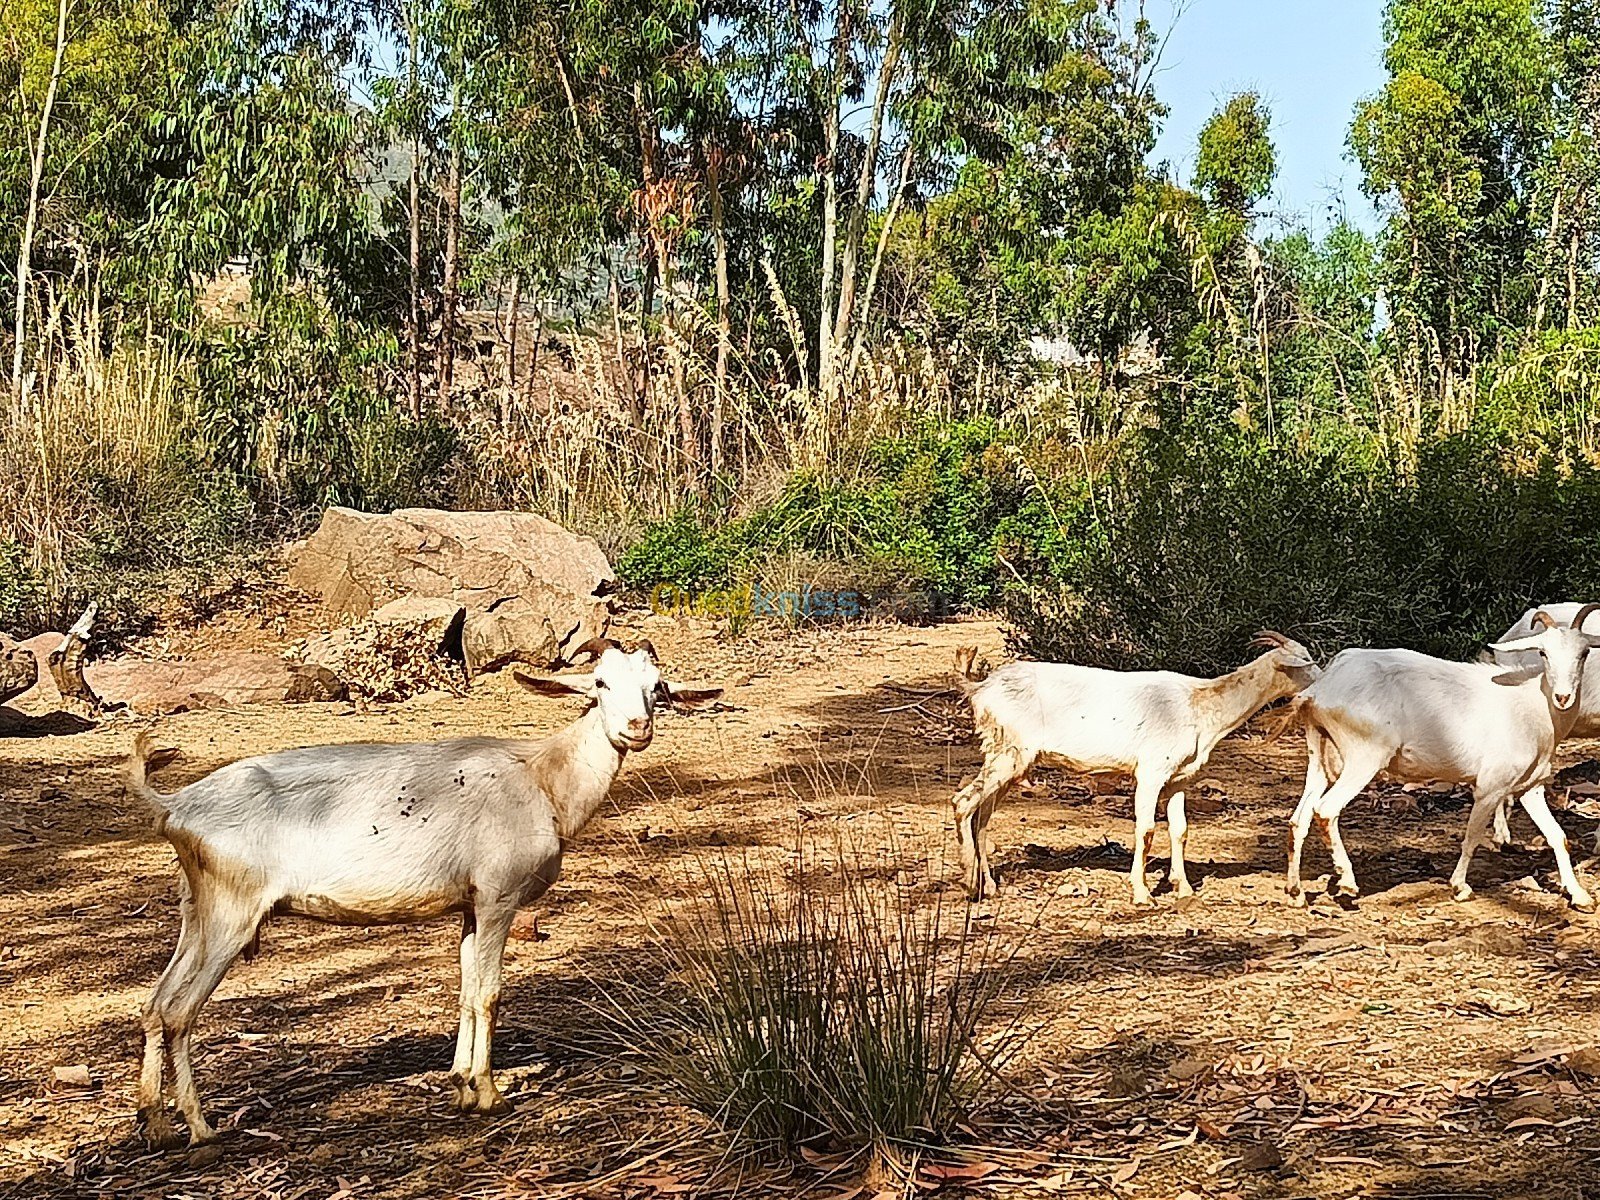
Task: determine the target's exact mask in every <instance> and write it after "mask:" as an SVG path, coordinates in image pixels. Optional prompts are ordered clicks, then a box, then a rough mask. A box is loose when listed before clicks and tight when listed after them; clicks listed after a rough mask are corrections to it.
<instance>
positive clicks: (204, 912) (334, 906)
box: [127, 638, 721, 1146]
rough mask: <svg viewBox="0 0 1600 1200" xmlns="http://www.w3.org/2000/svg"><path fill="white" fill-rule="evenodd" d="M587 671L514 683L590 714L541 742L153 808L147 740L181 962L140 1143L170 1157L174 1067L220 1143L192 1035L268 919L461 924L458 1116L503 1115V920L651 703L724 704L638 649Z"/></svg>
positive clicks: (142, 788)
mask: <svg viewBox="0 0 1600 1200" xmlns="http://www.w3.org/2000/svg"><path fill="white" fill-rule="evenodd" d="M579 653H584V654H587V655H589V656H593V657H594V659H595V660H596V661H595V664H594V670H593V674H592V675H587V676H583V675H579V676H568V677H565V678H563V679H530V678H528V677H526V676H523V675H520V674H519V675H518V676H517V681H518V682H519V683H521V684H522V685H523V686H524V687H526V688H528V689H529V690H531V691H534V692H539V693H542V694H545V695H566V694H575V695H580V696H585V697H587V698H588V699H589V701H590V706H589V708H588V709H587V710H586V712H585V713H584V715H583V716H582V717H580V718H579V719H578V720H577V721H575V722H573V723H572V724H571V725H569V726H567V727H566V728H565V729H563V730H561V731H560V732H558V733H555V734H553V735H551V736H550V737H547V738H543V739H541V740H513V739H509V738H491V737H474V738H460V739H456V740H453V741H447V742H422V743H412V744H403V745H347V746H317V747H312V748H308V749H302V750H286V751H283V752H281V753H278V754H269V755H266V756H264V757H261V758H252V759H246V760H245V761H243V762H236V763H233V764H232V765H230V766H226V767H222V768H220V769H219V770H217V771H214V772H212V773H211V774H210V775H208V776H206V777H205V778H204V779H201V780H199V781H197V782H195V783H191V784H190V785H189V786H188V787H185V788H183V789H182V790H181V791H178V792H175V793H173V794H172V795H163V794H161V793H159V792H157V791H155V790H154V789H153V788H151V787H150V785H149V783H148V782H147V781H146V773H147V771H149V770H151V769H155V768H159V767H160V766H162V765H164V763H165V762H167V761H170V759H171V758H172V757H174V756H175V754H176V751H171V750H165V751H162V750H156V749H154V747H153V745H152V743H151V740H150V737H149V735H148V734H141V735H140V736H139V739H138V742H137V745H136V747H135V749H134V753H133V757H132V759H131V760H130V762H129V764H128V780H127V782H128V789H129V791H131V792H133V793H134V794H136V795H138V796H140V797H142V798H143V799H144V800H145V801H146V802H148V803H149V805H150V806H151V807H152V808H153V809H154V810H155V811H156V814H157V821H156V827H157V829H158V831H159V832H161V833H162V834H163V835H164V836H165V837H166V838H167V839H168V840H169V841H170V842H171V843H172V845H173V847H174V848H175V849H176V850H177V852H178V861H179V864H180V865H181V866H182V869H183V882H184V887H183V890H182V891H183V894H182V925H181V927H180V929H179V933H178V945H177V949H176V950H175V951H174V952H173V955H172V961H171V962H170V963H169V964H168V966H167V969H166V970H165V971H164V972H163V973H162V976H161V979H160V982H158V983H157V984H156V988H155V991H154V993H153V994H152V995H151V997H150V1000H149V1002H148V1003H147V1004H146V1005H145V1007H144V1017H143V1026H144V1067H143V1071H142V1073H141V1075H140V1079H139V1116H140V1120H141V1123H142V1125H143V1127H144V1131H145V1136H146V1138H147V1139H148V1140H150V1141H151V1142H152V1143H154V1144H157V1145H161V1146H171V1145H174V1144H176V1141H177V1136H176V1134H175V1132H174V1130H173V1126H172V1123H171V1120H170V1118H169V1117H168V1115H167V1114H166V1112H165V1111H164V1109H163V1106H162V1091H161V1087H162V1070H163V1066H164V1062H165V1061H168V1060H170V1062H171V1064H172V1076H173V1084H174V1092H175V1095H176V1100H177V1104H178V1108H179V1110H180V1111H181V1112H182V1113H183V1115H184V1118H185V1119H186V1120H187V1121H188V1125H189V1138H190V1141H191V1142H204V1141H209V1140H211V1139H213V1138H214V1137H215V1136H216V1134H215V1131H214V1130H213V1129H212V1127H211V1126H210V1125H209V1124H207V1122H206V1119H205V1116H204V1115H203V1113H202V1112H201V1108H200V1100H199V1097H198V1095H197V1094H196V1091H195V1086H194V1078H193V1074H192V1070H191V1067H190V1060H189V1037H190V1032H191V1030H192V1028H193V1024H194V1019H195V1015H196V1013H197V1012H198V1011H199V1010H200V1007H201V1005H203V1004H204V1003H205V1002H206V1000H207V999H208V998H209V997H210V995H211V993H212V992H213V991H214V990H215V989H216V987H217V984H218V983H219V982H221V980H222V977H223V975H224V974H225V973H226V972H227V970H228V968H229V967H230V966H231V965H232V964H233V962H234V960H235V959H236V958H238V957H239V955H240V954H241V953H242V952H244V951H245V950H246V949H247V948H251V947H252V946H253V945H254V944H255V943H256V941H257V936H258V931H259V927H260V925H261V923H262V921H263V920H265V919H266V918H267V917H268V916H269V915H273V914H293V915H297V916H304V917H310V918H313V919H314V920H318V921H325V922H328V923H330V924H334V925H387V924H400V923H406V922H411V921H424V920H429V919H431V918H435V917H440V916H444V915H445V914H447V913H459V914H460V915H461V1024H460V1030H459V1033H458V1036H457V1039H456V1053H455V1062H454V1065H453V1066H452V1067H451V1073H450V1078H451V1082H452V1083H453V1084H454V1085H455V1088H456V1105H457V1107H458V1108H460V1109H461V1110H462V1111H463V1112H472V1111H476V1112H484V1113H497V1112H502V1111H504V1110H505V1109H506V1108H507V1107H508V1105H507V1104H506V1102H505V1100H504V1099H503V1098H502V1097H501V1095H500V1092H499V1090H498V1089H497V1088H496V1087H495V1083H494V1078H493V1076H492V1075H491V1074H490V1067H489V1053H490V1043H491V1039H492V1037H493V1033H494V1023H495V1015H496V1008H497V1006H498V1004H499V1000H500V971H501V958H502V955H503V952H504V949H505V942H506V935H507V933H508V931H509V930H510V928H511V919H512V917H513V916H514V915H515V914H516V911H517V909H519V908H521V907H523V906H525V905H527V904H528V903H530V902H531V901H532V900H533V899H534V898H535V897H537V896H539V895H540V894H541V893H543V892H544V891H545V890H546V889H547V888H548V887H549V886H550V885H551V884H552V883H554V882H555V880H556V876H557V874H558V873H559V871H560V870H561V857H562V853H563V852H564V851H565V849H566V847H567V845H568V844H569V843H570V842H571V840H572V839H573V838H574V837H576V836H577V834H578V832H579V831H580V830H581V829H582V828H583V827H584V825H585V824H586V823H587V822H588V820H589V818H590V817H592V816H593V815H594V813H595V810H596V809H598V808H599V806H600V804H601V802H602V801H603V800H604V799H605V797H606V794H607V792H608V791H609V790H610V788H611V783H612V780H614V779H615V778H616V775H617V772H618V770H619V769H621V766H622V760H623V758H624V756H625V755H626V754H627V753H628V752H629V751H630V750H643V749H644V748H645V747H646V746H648V745H649V744H650V741H651V738H652V736H653V734H654V724H653V721H654V714H655V708H656V705H657V703H658V702H659V701H664V700H665V701H678V702H683V703H688V704H695V703H701V702H704V701H706V700H710V699H712V698H714V697H715V696H717V695H719V694H720V691H721V689H714V690H709V691H698V692H690V691H684V690H679V689H675V688H672V687H671V686H670V685H668V684H667V683H665V682H664V681H663V680H662V678H661V675H660V672H659V671H658V670H657V668H656V665H655V661H654V660H655V651H654V649H653V648H652V647H651V646H650V645H649V643H647V642H644V643H640V645H639V647H638V648H637V649H635V650H633V651H631V652H629V651H624V650H623V649H622V648H621V647H620V646H617V645H616V644H615V643H614V642H609V641H604V640H602V639H598V638H596V639H591V641H589V642H587V643H585V645H584V646H583V647H581V648H580V650H579V651H577V652H575V654H574V656H575V657H576V655H577V654H579Z"/></svg>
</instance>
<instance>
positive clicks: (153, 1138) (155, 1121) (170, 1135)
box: [139, 1112, 183, 1150]
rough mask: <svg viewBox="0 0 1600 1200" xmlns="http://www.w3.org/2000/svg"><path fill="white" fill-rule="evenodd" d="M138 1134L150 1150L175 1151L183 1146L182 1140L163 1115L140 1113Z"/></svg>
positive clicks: (169, 1119)
mask: <svg viewBox="0 0 1600 1200" xmlns="http://www.w3.org/2000/svg"><path fill="white" fill-rule="evenodd" d="M139 1132H140V1136H141V1137H143V1138H144V1143H145V1145H147V1146H149V1147H150V1149H152V1150H177V1149H180V1148H181V1147H182V1146H183V1138H182V1137H181V1136H180V1135H179V1133H178V1130H177V1129H176V1127H174V1125H173V1124H172V1120H171V1118H169V1117H168V1116H167V1115H166V1114H165V1113H149V1112H146V1113H140V1114H139Z"/></svg>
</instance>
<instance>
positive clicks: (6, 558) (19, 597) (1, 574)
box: [0, 540, 45, 634]
mask: <svg viewBox="0 0 1600 1200" xmlns="http://www.w3.org/2000/svg"><path fill="white" fill-rule="evenodd" d="M44 606H45V585H44V580H43V578H41V577H40V575H39V573H38V572H37V571H35V570H34V568H33V565H32V563H31V562H29V556H28V548H27V547H26V546H24V545H23V544H22V543H21V542H13V541H4V540H0V629H4V630H7V631H9V632H11V633H12V634H18V633H21V632H22V631H24V630H26V631H28V632H32V630H33V628H34V627H35V626H36V625H37V623H38V619H39V614H40V613H41V612H42V611H43V609H44Z"/></svg>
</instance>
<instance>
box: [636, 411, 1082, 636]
mask: <svg viewBox="0 0 1600 1200" xmlns="http://www.w3.org/2000/svg"><path fill="white" fill-rule="evenodd" d="M1020 463H1021V457H1020V452H1018V451H1017V450H1016V449H1015V448H1014V447H1013V446H1012V445H1011V443H1010V441H1009V438H1008V437H1007V436H1006V435H1005V434H1004V433H1003V432H1002V431H1001V430H1000V429H999V427H998V426H997V425H996V424H995V423H994V422H992V421H988V420H974V421H966V422H959V423H956V424H951V425H939V424H935V423H929V424H928V425H926V426H925V427H924V428H922V429H921V430H919V431H918V432H917V433H915V434H914V435H912V436H909V437H905V438H898V439H892V440H886V441H883V442H881V443H879V444H878V445H876V446H874V447H872V448H871V450H870V452H869V453H868V455H867V456H866V461H865V465H864V467H863V469H862V471H861V473H860V476H859V477H858V478H856V479H854V480H850V481H846V482H840V481H828V480H821V479H818V478H816V477H814V476H809V475H796V476H794V477H792V478H791V479H790V480H789V481H788V482H787V484H786V485H785V487H784V489H783V491H782V492H781V493H780V494H779V495H778V497H777V498H776V499H774V500H772V501H770V502H768V503H766V504H763V505H761V506H759V507H757V508H755V509H754V510H752V511H750V512H748V513H746V514H745V515H744V516H742V517H739V518H737V519H735V520H732V521H728V522H726V523H724V524H721V525H718V524H716V523H715V521H714V518H713V517H712V516H711V515H709V514H707V513H705V512H704V511H702V510H698V509H694V508H685V509H683V510H680V511H679V512H678V513H677V514H675V515H674V516H673V517H672V518H671V519H670V520H667V521H664V522H661V523H660V524H657V525H654V526H652V527H651V528H649V529H647V530H646V531H645V533H644V535H643V536H642V537H641V538H640V539H639V540H638V541H637V542H635V543H634V544H633V545H632V546H630V547H629V548H628V550H627V551H626V552H625V553H624V554H623V555H622V557H621V559H620V560H619V561H618V564H617V570H618V573H619V574H620V575H621V576H622V578H623V579H624V580H625V581H626V582H627V583H628V584H629V585H630V586H631V587H633V588H635V589H638V590H641V591H642V590H648V589H649V588H650V587H652V586H654V585H655V584H658V583H670V584H673V585H675V586H677V587H680V588H686V589H700V588H707V587H726V586H728V585H730V584H734V583H737V582H742V581H749V580H751V579H759V578H762V577H764V575H765V574H766V573H767V572H769V571H771V570H773V569H774V568H775V567H776V566H778V564H786V565H787V567H788V568H789V569H792V566H793V564H794V563H796V562H808V563H814V564H817V565H818V567H819V570H820V571H821V572H822V574H824V575H826V576H827V577H828V579H829V580H830V584H831V585H832V586H843V585H844V584H845V583H846V582H848V583H849V584H851V585H853V586H855V587H856V588H858V590H860V591H862V592H863V593H865V594H867V595H881V594H885V593H891V592H923V593H926V594H928V595H930V596H931V595H936V596H937V597H939V598H940V599H941V600H942V601H943V602H944V604H943V606H951V605H956V606H978V605H982V604H985V603H987V602H989V601H991V600H992V599H994V598H996V597H997V596H998V595H999V592H1000V583H1001V580H1002V578H1003V577H1004V576H1005V575H1006V573H1007V572H1006V569H1005V568H1004V567H1003V565H1002V563H1001V562H1000V555H1001V553H1002V550H1003V549H1005V548H1006V547H1008V546H1011V547H1015V546H1018V545H1031V544H1032V541H1033V540H1034V538H1035V537H1036V536H1037V534H1036V533H1035V532H1034V531H1035V530H1044V531H1050V530H1053V529H1054V527H1055V526H1054V522H1053V521H1051V520H1046V511H1045V510H1046V509H1047V508H1048V501H1047V500H1045V501H1041V498H1040V494H1039V493H1038V490H1037V488H1036V487H1034V486H1033V484H1032V483H1030V482H1029V481H1028V480H1027V479H1026V478H1025V475H1026V472H1025V471H1024V470H1023V469H1022V468H1021V465H1020ZM936 607H942V606H936Z"/></svg>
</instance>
